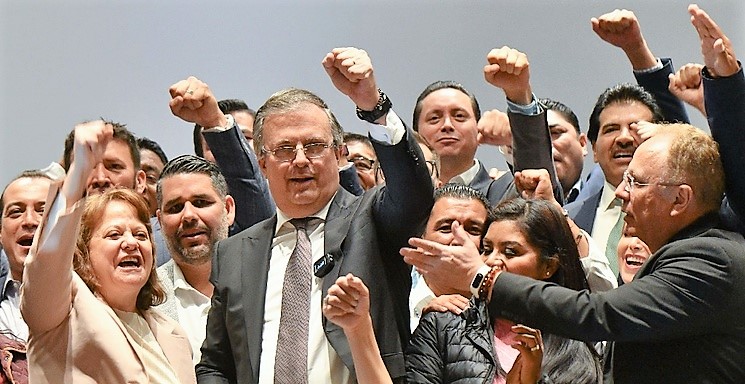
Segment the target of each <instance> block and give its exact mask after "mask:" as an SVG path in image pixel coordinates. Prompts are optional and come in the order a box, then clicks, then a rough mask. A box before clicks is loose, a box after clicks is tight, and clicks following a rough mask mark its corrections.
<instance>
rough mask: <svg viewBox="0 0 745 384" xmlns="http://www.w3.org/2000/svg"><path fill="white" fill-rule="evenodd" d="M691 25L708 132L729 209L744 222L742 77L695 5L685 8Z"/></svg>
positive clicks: (719, 34)
mask: <svg viewBox="0 0 745 384" xmlns="http://www.w3.org/2000/svg"><path fill="white" fill-rule="evenodd" d="M688 10H689V12H690V13H691V22H692V23H693V26H694V27H695V28H696V31H697V32H698V34H699V39H700V40H701V53H702V54H703V57H704V63H705V65H706V67H705V68H704V70H702V76H703V86H704V103H705V106H706V114H707V116H708V120H709V128H710V129H711V135H712V136H713V137H714V140H716V141H717V143H719V152H720V154H721V158H722V165H723V166H724V174H725V176H726V177H725V191H726V194H727V199H728V200H729V206H730V207H731V209H732V210H733V211H734V213H735V214H736V215H737V216H738V217H739V219H740V221H743V218H745V196H743V190H745V175H743V174H742V171H741V170H742V165H743V164H745V151H743V147H742V145H743V143H745V129H743V127H745V76H743V71H742V67H741V66H740V64H739V62H738V61H737V57H736V56H735V51H734V48H733V47H732V43H731V42H730V40H729V38H727V36H726V35H725V34H724V32H723V31H722V30H721V28H719V26H718V25H717V24H716V23H715V22H714V20H712V19H711V17H709V15H708V14H706V12H704V11H703V10H702V9H700V8H698V7H697V6H695V5H692V6H690V7H689V9H688Z"/></svg>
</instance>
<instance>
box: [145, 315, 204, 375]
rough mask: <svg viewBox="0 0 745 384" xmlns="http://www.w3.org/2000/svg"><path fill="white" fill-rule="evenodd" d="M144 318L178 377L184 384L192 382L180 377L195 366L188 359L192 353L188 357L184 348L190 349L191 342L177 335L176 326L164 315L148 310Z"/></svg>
mask: <svg viewBox="0 0 745 384" xmlns="http://www.w3.org/2000/svg"><path fill="white" fill-rule="evenodd" d="M143 317H144V318H145V321H147V324H148V326H150V330H151V331H152V332H153V336H155V339H156V340H158V344H160V348H161V349H162V350H163V354H164V355H165V356H166V359H168V362H170V363H171V367H173V371H174V373H175V374H176V376H177V377H178V378H179V380H181V382H183V383H186V382H189V381H191V380H189V381H186V379H187V377H182V376H179V373H181V372H188V369H189V367H191V365H192V364H193V363H192V360H191V358H186V357H187V356H191V353H189V354H188V355H187V354H186V353H184V348H185V347H186V346H189V347H190V345H189V341H188V340H187V339H186V337H184V336H182V335H179V334H177V333H176V332H175V330H176V326H175V325H176V324H175V323H174V322H170V321H168V320H167V319H166V318H164V317H163V315H161V314H159V313H157V312H154V311H152V310H148V311H145V312H144V314H143Z"/></svg>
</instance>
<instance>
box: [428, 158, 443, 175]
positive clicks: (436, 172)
mask: <svg viewBox="0 0 745 384" xmlns="http://www.w3.org/2000/svg"><path fill="white" fill-rule="evenodd" d="M424 162H425V163H427V164H429V165H431V166H432V169H431V170H429V175H430V176H434V177H440V169H439V168H438V167H437V160H424ZM428 168H429V167H428Z"/></svg>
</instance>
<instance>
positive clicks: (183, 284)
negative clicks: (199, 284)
mask: <svg viewBox="0 0 745 384" xmlns="http://www.w3.org/2000/svg"><path fill="white" fill-rule="evenodd" d="M173 288H176V289H186V290H192V291H193V290H195V289H194V287H192V286H191V284H189V282H188V281H186V277H184V272H182V271H181V268H180V267H179V266H178V264H176V263H175V262H174V263H173Z"/></svg>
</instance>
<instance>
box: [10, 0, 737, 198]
mask: <svg viewBox="0 0 745 384" xmlns="http://www.w3.org/2000/svg"><path fill="white" fill-rule="evenodd" d="M687 5H688V3H687V2H685V1H651V0H645V1H641V0H633V1H625V2H621V1H613V2H611V1H580V0H563V1H559V0H556V1H549V0H537V1H503V0H499V1H496V0H493V1H481V0H463V1H434V0H414V1H390V0H387V1H372V0H371V1H330V0H328V1H327V0H324V1H289V0H286V1H272V2H269V1H261V2H259V1H231V2H227V1H219V2H218V1H212V2H203V1H174V0H160V1H154V2H150V1H105V2H102V1H80V0H71V1H65V2H52V1H34V0H24V1H12V2H11V1H8V0H3V1H0V185H2V186H4V185H5V184H6V183H7V182H8V181H9V180H10V179H11V178H12V177H13V176H14V175H15V174H17V173H18V172H19V171H21V170H23V169H26V168H39V167H43V166H45V165H47V164H48V163H49V162H50V161H53V160H56V159H59V158H60V156H61V153H62V144H63V140H64V137H65V135H66V134H67V133H68V132H69V131H70V129H71V128H72V127H73V126H74V125H75V124H76V123H78V122H81V121H83V120H90V119H95V118H98V117H104V118H107V119H113V120H115V121H119V122H123V123H126V124H127V125H128V127H129V128H130V129H131V130H132V131H134V132H135V133H136V134H138V135H144V136H147V137H149V138H151V139H154V140H156V141H158V142H159V143H160V144H161V145H162V146H163V148H164V149H165V151H166V153H167V154H168V156H169V157H173V156H175V155H178V154H181V153H191V152H192V144H191V126H190V125H188V124H185V123H183V122H181V121H180V120H178V119H176V118H175V117H173V116H172V115H171V113H170V111H169V109H168V100H169V97H168V92H167V89H168V87H169V86H170V85H171V84H172V83H174V82H176V81H178V80H180V79H182V78H185V77H186V76H189V75H195V76H197V77H199V78H201V79H202V80H204V81H206V82H207V83H208V84H209V85H210V86H211V88H212V90H213V91H214V93H215V94H216V96H217V97H218V98H242V99H245V100H246V101H248V103H249V105H251V106H252V107H254V108H257V107H258V106H259V105H261V103H262V102H263V101H264V100H265V99H266V98H267V97H268V96H269V95H270V94H271V93H273V92H274V91H276V90H278V89H281V88H284V87H288V86H294V87H302V88H307V89H310V90H312V91H314V92H316V93H318V94H319V95H320V96H321V97H323V98H324V99H325V100H326V101H327V102H328V103H329V105H330V106H331V108H332V109H333V110H334V111H336V114H337V116H338V117H339V119H340V121H341V122H342V124H343V126H344V127H345V129H347V130H350V131H357V132H361V131H362V129H364V128H363V126H362V125H361V124H360V122H358V121H357V119H356V117H355V116H354V110H353V105H352V103H351V102H350V101H349V100H348V99H347V98H346V97H344V96H342V95H340V94H339V93H338V92H337V91H336V90H335V89H334V88H333V86H332V85H331V83H330V81H329V80H328V78H327V77H326V74H325V72H324V71H323V69H322V67H321V64H320V62H321V59H322V58H323V56H324V55H325V54H326V52H328V51H329V50H330V49H331V48H333V47H337V46H349V45H351V46H357V47H360V48H364V49H366V50H367V51H368V52H369V54H370V56H371V57H372V59H373V63H374V66H375V69H376V76H377V79H378V82H379V84H380V86H381V88H383V89H384V90H385V91H386V92H387V93H388V94H389V96H390V97H391V98H392V100H393V101H394V105H395V109H396V110H397V111H398V112H399V114H400V115H401V116H402V118H403V119H404V121H407V122H410V121H411V111H412V110H413V104H414V101H415V99H416V97H417V95H418V94H419V92H420V91H421V90H422V89H423V88H424V87H425V86H426V85H427V84H429V83H430V82H432V81H434V80H446V79H452V80H457V81H460V82H462V83H463V84H464V85H465V86H466V87H467V88H469V89H471V90H472V91H473V92H474V93H475V94H476V95H477V96H478V97H479V99H480V102H481V104H482V109H490V108H500V109H504V107H505V103H504V96H503V94H502V93H501V91H499V90H496V89H494V88H492V87H491V86H489V85H488V84H487V83H486V82H485V81H484V80H483V75H482V68H483V65H484V63H485V56H486V54H487V52H488V51H489V50H490V49H491V48H494V47H501V46H502V45H509V46H512V47H515V48H518V49H520V50H522V51H524V52H526V53H527V54H528V56H529V59H530V62H531V74H532V83H533V87H534V91H535V93H536V94H538V95H539V96H547V97H552V98H555V99H558V100H562V101H564V102H565V103H566V104H568V105H570V106H571V107H573V108H574V109H575V111H576V112H577V115H578V116H579V118H580V121H581V123H582V128H583V130H586V128H587V117H588V116H589V113H590V111H591V109H592V106H593V104H594V102H595V99H596V98H597V96H598V95H599V94H600V92H602V91H603V89H605V88H606V87H608V86H610V85H613V84H615V83H618V82H623V81H633V76H632V74H631V70H630V66H629V64H628V62H627V61H626V58H625V56H624V55H623V54H622V52H621V51H620V50H619V49H616V48H614V47H611V46H609V45H607V44H605V43H604V42H602V41H601V40H600V39H599V38H597V37H596V36H595V34H594V33H593V32H592V30H591V28H590V18H591V17H593V16H598V15H601V14H603V13H605V12H609V11H612V10H613V9H615V8H628V9H632V10H634V11H635V12H636V13H637V15H638V16H639V18H640V20H641V23H642V29H643V32H644V35H645V37H646V38H647V41H648V43H649V45H650V47H651V48H652V50H653V51H654V52H655V54H657V55H658V56H669V57H672V58H673V60H674V62H675V64H676V66H680V65H683V64H685V63H687V62H692V61H700V60H701V59H700V48H699V44H698V39H697V35H696V33H695V31H694V29H693V27H691V25H690V22H689V17H688V14H687V12H686V8H687ZM701 6H702V7H703V8H704V9H706V10H707V11H708V12H709V13H710V14H711V15H712V16H713V17H714V18H715V19H716V20H717V21H718V22H719V24H720V25H721V26H722V28H724V30H725V31H726V32H727V33H728V35H729V36H730V37H731V38H732V39H733V40H734V42H735V47H736V49H737V52H738V53H740V55H741V57H745V33H743V31H744V28H743V21H742V20H743V19H742V17H743V15H744V14H745V5H743V2H742V1H741V0H721V1H704V2H702V3H701ZM689 112H690V113H691V115H692V117H693V118H694V119H693V121H694V124H695V125H698V126H699V127H704V126H705V124H706V122H705V120H704V119H702V118H701V117H700V116H698V114H697V113H696V112H695V111H692V110H689ZM479 158H480V159H482V161H484V162H485V163H486V164H487V165H488V166H497V167H500V168H504V162H503V160H502V158H501V156H500V155H499V154H498V152H496V150H494V149H493V148H484V149H480V150H479ZM587 162H588V163H591V162H592V160H591V159H590V158H588V160H587ZM587 168H588V167H586V169H587Z"/></svg>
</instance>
